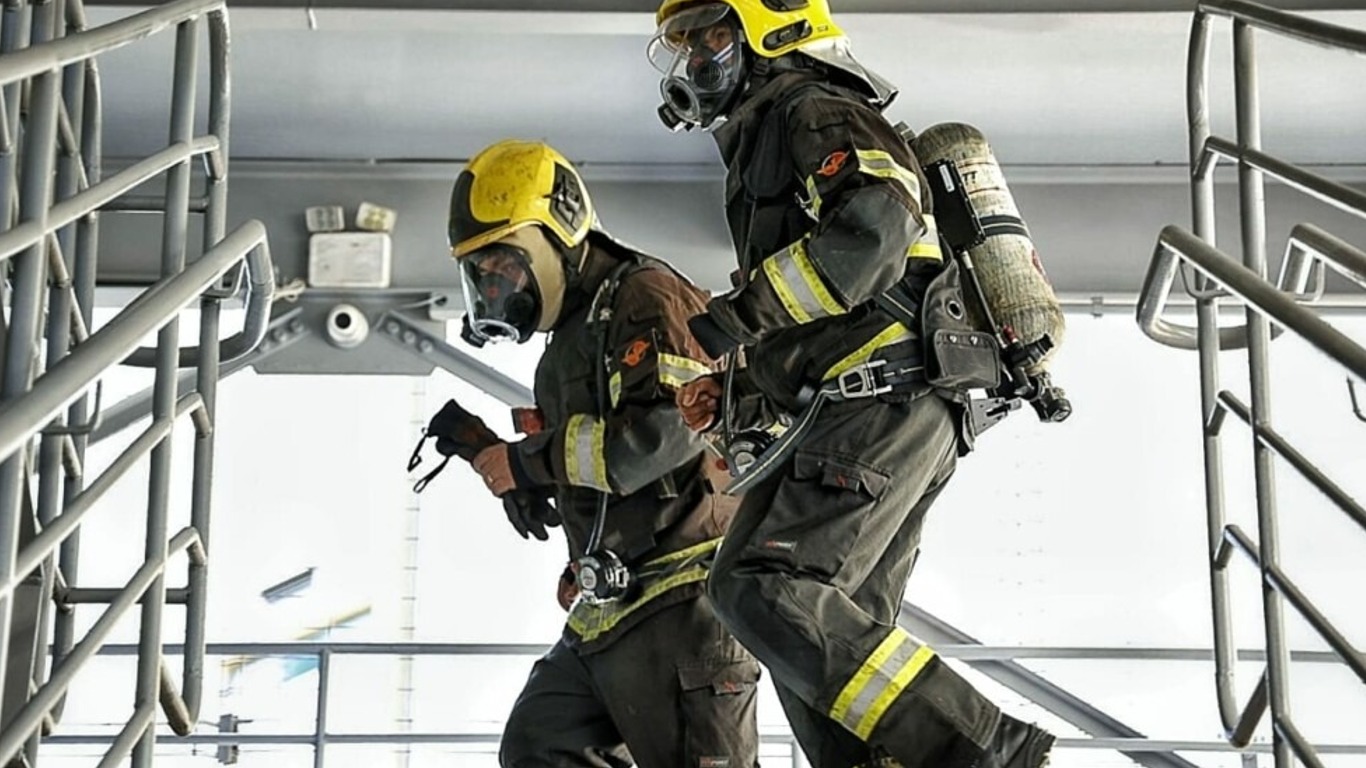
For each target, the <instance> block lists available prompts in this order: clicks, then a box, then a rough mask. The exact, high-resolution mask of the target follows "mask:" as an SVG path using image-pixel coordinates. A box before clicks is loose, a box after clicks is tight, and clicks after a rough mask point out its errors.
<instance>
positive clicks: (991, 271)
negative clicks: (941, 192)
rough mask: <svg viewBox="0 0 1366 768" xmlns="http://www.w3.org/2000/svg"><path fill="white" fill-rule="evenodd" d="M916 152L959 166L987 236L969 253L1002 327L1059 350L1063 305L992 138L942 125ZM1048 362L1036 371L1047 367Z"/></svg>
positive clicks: (922, 138) (927, 160) (925, 161)
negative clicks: (1047, 339) (1048, 340)
mask: <svg viewBox="0 0 1366 768" xmlns="http://www.w3.org/2000/svg"><path fill="white" fill-rule="evenodd" d="M911 149H912V150H913V151H914V152H915V156H916V159H917V160H919V161H920V163H921V165H929V164H931V163H934V162H937V161H939V160H951V161H952V162H953V164H954V165H955V166H957V167H958V173H959V175H961V176H962V178H963V188H964V189H965V190H966V192H967V194H968V199H969V200H971V201H972V205H973V208H974V209H975V210H976V212H977V216H978V218H979V219H980V220H981V222H982V229H983V230H984V231H985V233H986V236H987V237H986V240H985V241H984V242H983V243H982V244H981V245H978V246H977V247H975V248H973V249H972V250H970V251H968V255H969V256H970V257H971V258H972V263H973V266H974V267H975V269H976V272H977V279H978V281H979V282H980V283H981V285H982V293H983V294H984V295H985V297H986V303H987V306H988V308H990V310H991V314H992V316H993V318H994V319H995V321H996V324H997V326H1008V327H1010V328H1011V329H1013V331H1014V332H1015V334H1016V335H1017V336H1018V337H1019V339H1020V341H1022V342H1024V343H1026V344H1028V343H1030V342H1033V341H1035V340H1037V339H1039V338H1040V337H1042V336H1043V335H1044V334H1048V336H1049V337H1050V338H1051V339H1052V341H1053V345H1054V348H1055V349H1056V348H1057V346H1058V345H1060V344H1062V336H1063V330H1064V327H1065V321H1064V319H1063V313H1062V305H1061V304H1059V303H1058V298H1057V296H1056V295H1054V293H1053V286H1052V285H1050V284H1049V282H1048V276H1047V275H1046V274H1045V273H1044V269H1043V263H1042V262H1040V261H1039V254H1038V252H1037V251H1036V250H1035V249H1034V241H1033V240H1032V239H1030V236H1029V229H1028V228H1027V227H1026V225H1025V222H1024V219H1023V218H1021V217H1020V211H1019V209H1018V208H1017V207H1016V206H1015V198H1013V197H1011V194H1010V189H1009V188H1007V187H1006V180H1005V175H1004V174H1003V173H1002V172H1001V166H1000V165H998V164H997V163H996V157H995V156H994V155H993V154H992V152H991V146H990V145H988V144H987V140H986V137H984V136H983V135H982V132H981V131H979V130H977V129H976V128H974V127H972V126H971V125H966V124H964V123H940V124H938V125H934V126H931V127H930V128H927V129H925V130H924V131H923V132H922V133H921V134H920V135H919V136H917V137H916V138H915V140H914V141H913V142H912V144H911ZM964 290H965V291H967V290H969V289H968V288H967V286H966V285H965V286H964ZM970 303H975V302H970ZM1049 357H1051V354H1050V355H1049ZM1047 359H1048V358H1047V357H1045V358H1044V361H1043V362H1041V363H1040V364H1039V365H1038V366H1036V367H1035V368H1034V369H1033V370H1031V371H1030V373H1038V372H1039V371H1040V370H1042V369H1043V368H1045V367H1047Z"/></svg>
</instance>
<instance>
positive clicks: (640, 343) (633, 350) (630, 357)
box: [621, 339, 650, 368]
mask: <svg viewBox="0 0 1366 768" xmlns="http://www.w3.org/2000/svg"><path fill="white" fill-rule="evenodd" d="M649 351H650V342H648V341H646V340H645V339H636V340H635V341H633V342H631V346H629V347H627V348H626V353H625V354H623V355H622V356H621V362H622V365H625V366H626V367H627V368H634V367H636V366H637V365H640V361H642V360H644V359H645V353H646V352H649Z"/></svg>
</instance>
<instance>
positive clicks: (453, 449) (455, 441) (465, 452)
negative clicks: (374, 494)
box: [408, 400, 502, 493]
mask: <svg viewBox="0 0 1366 768" xmlns="http://www.w3.org/2000/svg"><path fill="white" fill-rule="evenodd" d="M429 438H436V451H437V453H440V454H441V455H442V456H443V457H444V458H443V459H442V460H441V463H440V464H438V465H437V467H436V469H433V470H432V471H431V472H428V473H427V474H426V476H424V477H423V478H422V479H421V480H418V481H417V483H416V484H415V485H413V492H414V493H422V491H423V489H424V488H426V487H427V484H428V483H430V482H431V481H432V480H433V478H435V477H436V476H437V475H439V474H441V470H443V469H445V468H446V463H447V462H449V461H450V460H451V457H452V456H457V457H459V458H461V459H464V460H465V461H473V460H474V457H475V456H478V455H479V452H480V451H482V450H484V449H485V448H488V447H489V446H491V445H496V444H498V443H501V442H502V440H501V439H500V438H499V437H498V435H497V433H495V432H494V431H493V430H491V429H489V428H488V425H487V424H485V423H484V420H483V419H481V418H479V417H478V416H475V415H474V414H472V413H470V412H469V411H467V410H465V409H464V408H463V407H461V405H460V404H459V403H457V402H455V401H454V400H448V401H446V404H445V405H443V406H442V407H441V410H440V411H437V413H436V415H435V416H433V417H432V419H431V421H430V422H428V424H427V428H426V429H424V430H423V431H422V437H420V438H418V441H417V445H415V446H413V455H412V456H411V457H409V459H408V471H409V472H412V471H413V470H414V469H417V466H418V465H419V464H421V463H422V445H423V443H425V442H427V440H428V439H429Z"/></svg>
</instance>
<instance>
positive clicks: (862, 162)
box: [854, 149, 920, 207]
mask: <svg viewBox="0 0 1366 768" xmlns="http://www.w3.org/2000/svg"><path fill="white" fill-rule="evenodd" d="M854 154H855V155H857V156H858V168H859V171H860V172H862V173H866V174H868V175H869V176H877V177H878V178H882V179H891V180H893V181H896V182H898V183H900V184H901V186H902V188H903V189H905V190H906V194H908V195H910V196H911V199H912V200H914V201H915V204H916V206H917V207H919V206H920V178H919V177H917V176H916V175H915V173H914V172H912V171H909V170H907V169H906V168H905V167H903V166H902V165H900V164H899V163H897V161H896V160H895V159H894V158H893V157H892V156H891V155H890V154H888V153H886V152H884V151H882V150H880V149H856V150H854Z"/></svg>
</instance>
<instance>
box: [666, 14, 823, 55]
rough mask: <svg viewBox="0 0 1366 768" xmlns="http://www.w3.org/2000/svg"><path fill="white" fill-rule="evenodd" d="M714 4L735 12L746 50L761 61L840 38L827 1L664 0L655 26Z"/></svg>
mask: <svg viewBox="0 0 1366 768" xmlns="http://www.w3.org/2000/svg"><path fill="white" fill-rule="evenodd" d="M715 2H719V3H722V4H724V5H728V6H730V8H731V10H733V11H735V15H736V16H738V17H740V25H741V27H743V28H744V30H745V39H746V41H747V42H748V43H749V47H750V49H751V50H753V51H754V52H755V53H757V54H759V55H760V56H763V57H765V58H770V59H772V58H777V57H778V56H783V55H785V54H788V53H791V52H793V51H796V50H800V49H802V48H805V47H807V46H809V45H811V44H812V43H817V42H819V41H821V40H828V39H830V38H834V37H843V36H844V31H843V30H842V29H840V28H839V26H837V25H836V24H835V21H834V19H833V18H831V16H830V3H829V2H827V0H705V2H703V1H699V0H664V2H663V3H662V4H661V5H660V6H659V12H658V13H657V14H655V23H656V24H658V25H661V26H662V25H663V24H664V22H666V21H667V20H668V19H669V18H671V17H673V16H674V15H675V14H677V13H679V12H681V11H685V10H688V9H689V8H694V7H697V6H701V5H707V4H709V3H715Z"/></svg>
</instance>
